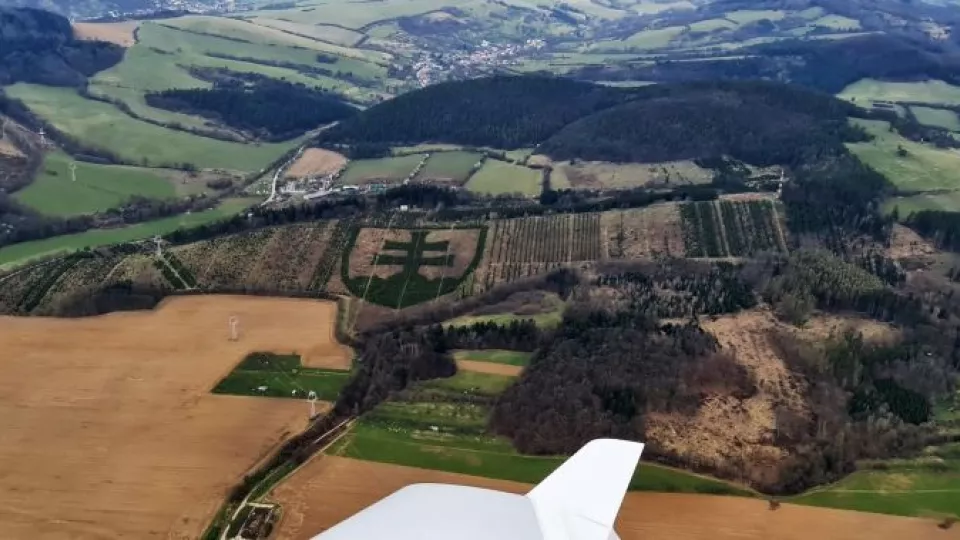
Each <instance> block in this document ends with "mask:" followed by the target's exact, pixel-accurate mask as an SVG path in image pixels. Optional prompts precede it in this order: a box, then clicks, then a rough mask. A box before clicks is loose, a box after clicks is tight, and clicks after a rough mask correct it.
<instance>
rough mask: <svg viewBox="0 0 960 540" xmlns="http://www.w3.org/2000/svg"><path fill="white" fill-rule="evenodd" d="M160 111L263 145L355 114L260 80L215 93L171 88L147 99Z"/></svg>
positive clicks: (323, 96)
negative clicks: (250, 136)
mask: <svg viewBox="0 0 960 540" xmlns="http://www.w3.org/2000/svg"><path fill="white" fill-rule="evenodd" d="M146 100H147V104H149V105H150V106H152V107H157V108H160V109H168V110H172V111H178V112H184V113H187V114H196V115H200V116H204V117H206V118H211V119H214V120H218V121H221V122H223V123H225V124H227V125H229V126H231V127H233V128H236V129H241V130H246V131H250V132H253V133H256V134H257V135H258V136H260V137H261V138H263V139H267V140H284V139H289V138H292V137H296V136H298V135H301V134H302V133H303V132H305V131H307V130H310V129H313V128H315V127H317V126H320V125H323V124H327V123H330V122H335V121H337V120H342V119H344V118H347V117H350V116H352V115H353V114H355V113H356V109H354V108H353V107H351V106H350V105H347V104H346V103H343V101H341V100H340V99H339V98H337V97H334V96H332V95H330V94H328V93H326V92H323V91H320V90H317V89H314V88H309V87H307V86H306V85H304V84H294V83H290V82H286V81H278V80H273V79H269V78H266V77H261V78H258V79H257V80H256V82H254V83H252V84H247V83H246V82H244V81H236V80H230V81H229V82H220V83H217V84H215V85H214V87H213V88H210V89H204V88H189V89H172V90H164V91H162V92H155V93H151V94H147V95H146Z"/></svg>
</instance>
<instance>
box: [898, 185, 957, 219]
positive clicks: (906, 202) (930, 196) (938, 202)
mask: <svg viewBox="0 0 960 540" xmlns="http://www.w3.org/2000/svg"><path fill="white" fill-rule="evenodd" d="M894 208H896V209H897V211H898V212H899V214H900V217H901V218H905V217H907V216H909V215H910V214H912V213H914V212H919V211H921V210H945V211H948V212H956V211H957V210H958V209H960V191H944V192H937V193H919V194H917V195H909V196H906V197H891V198H889V199H887V200H886V201H884V203H883V211H884V212H886V213H888V214H889V213H891V212H893V209H894Z"/></svg>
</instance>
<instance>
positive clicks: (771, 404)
mask: <svg viewBox="0 0 960 540" xmlns="http://www.w3.org/2000/svg"><path fill="white" fill-rule="evenodd" d="M702 326H703V328H704V329H705V330H706V331H708V332H710V333H711V334H713V335H714V337H716V338H717V341H718V342H719V343H720V346H721V350H722V351H723V352H726V353H728V354H731V355H732V356H733V357H734V359H735V360H736V361H737V363H739V364H740V365H742V366H743V367H744V368H746V369H747V371H748V372H749V373H750V375H751V377H752V378H753V381H754V383H755V384H756V386H757V390H758V391H757V394H756V395H754V396H752V397H750V398H747V399H738V398H736V397H733V396H729V395H713V396H708V397H707V399H706V400H705V401H704V403H703V404H701V406H700V409H699V410H698V411H697V413H696V414H695V415H693V416H684V415H680V414H653V415H650V417H649V418H648V430H647V433H648V436H649V440H650V442H651V443H654V444H656V445H657V446H658V447H661V448H663V449H665V450H668V451H670V452H672V453H674V454H676V455H679V456H683V457H684V458H685V459H687V460H689V461H690V462H693V463H698V464H700V465H702V466H708V467H717V468H722V467H723V466H724V465H725V464H726V465H729V464H730V463H742V464H743V468H744V469H745V471H746V474H747V478H745V479H744V480H745V481H748V482H751V483H763V482H765V481H771V480H773V478H772V477H771V478H767V475H773V476H775V475H776V474H777V464H778V463H779V462H780V461H781V460H782V459H784V458H785V457H787V456H786V453H785V452H784V451H783V450H782V449H780V448H779V447H778V446H776V445H775V444H774V440H775V437H774V436H775V429H776V416H775V411H776V409H778V408H785V409H788V410H790V411H792V412H793V413H794V414H796V415H798V416H800V417H808V416H809V414H810V412H809V408H808V407H807V405H806V402H805V400H804V397H803V396H804V394H805V392H806V382H805V381H804V380H803V379H802V378H799V377H797V376H795V375H794V374H793V373H791V372H790V370H789V369H788V368H787V366H786V364H785V363H784V361H783V359H782V358H781V357H780V353H779V352H778V350H777V349H776V347H775V346H774V345H773V342H772V341H771V335H772V334H773V332H775V331H789V332H793V333H796V334H797V335H798V336H800V337H802V338H804V339H807V340H809V341H812V342H823V341H824V340H826V339H827V338H829V337H831V336H839V335H841V334H842V333H844V332H846V331H848V330H852V331H854V332H858V333H861V334H862V335H863V336H864V338H865V339H867V340H871V341H877V340H887V339H891V338H892V337H894V336H895V335H896V334H895V332H896V329H894V328H893V327H891V326H890V325H887V324H885V323H881V322H877V321H873V320H869V319H864V318H861V317H858V316H843V317H841V316H836V315H818V316H815V317H813V318H812V319H811V320H810V321H809V322H808V323H807V325H806V326H805V327H804V328H802V329H798V328H795V327H793V326H789V325H786V324H784V323H781V322H780V321H778V320H777V319H776V318H775V317H774V315H773V314H772V313H771V312H770V311H768V310H765V309H756V310H752V311H746V312H742V313H739V314H736V315H728V316H723V317H718V318H714V319H711V320H704V321H703V322H702Z"/></svg>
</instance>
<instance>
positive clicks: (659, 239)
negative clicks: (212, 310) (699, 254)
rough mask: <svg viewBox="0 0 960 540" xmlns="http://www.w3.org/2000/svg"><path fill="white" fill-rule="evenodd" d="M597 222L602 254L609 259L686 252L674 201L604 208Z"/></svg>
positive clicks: (673, 254) (680, 254)
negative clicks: (600, 233) (601, 240)
mask: <svg viewBox="0 0 960 540" xmlns="http://www.w3.org/2000/svg"><path fill="white" fill-rule="evenodd" d="M600 226H601V231H602V234H603V240H604V241H603V244H604V246H606V249H607V253H606V256H607V257H608V258H611V259H616V258H623V259H639V258H649V257H654V256H660V255H663V256H683V254H684V253H685V252H686V247H685V245H684V242H683V229H682V227H681V221H680V210H679V207H678V206H677V205H676V204H674V203H668V204H655V205H652V206H648V207H646V208H638V209H633V210H622V211H614V212H604V213H602V214H601V215H600Z"/></svg>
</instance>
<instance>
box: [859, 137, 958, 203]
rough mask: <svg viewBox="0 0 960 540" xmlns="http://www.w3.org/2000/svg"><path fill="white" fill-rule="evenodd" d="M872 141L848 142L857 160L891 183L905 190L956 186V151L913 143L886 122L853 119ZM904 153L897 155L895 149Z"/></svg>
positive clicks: (925, 189) (945, 188)
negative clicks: (902, 155) (900, 148)
mask: <svg viewBox="0 0 960 540" xmlns="http://www.w3.org/2000/svg"><path fill="white" fill-rule="evenodd" d="M853 122H854V123H856V124H857V125H859V126H862V127H863V128H864V129H866V130H867V132H868V133H870V134H871V135H873V136H874V140H873V141H870V142H863V143H853V144H848V145H847V148H849V149H850V151H851V152H853V153H854V154H855V155H856V156H857V157H858V158H860V160H861V161H863V162H864V163H866V164H867V165H869V166H871V167H873V168H874V169H876V170H877V171H879V172H880V173H881V174H883V175H884V176H886V177H887V179H888V180H890V181H891V182H892V183H893V184H894V185H895V186H897V187H898V188H900V189H903V190H908V191H930V190H953V189H960V177H958V176H957V171H960V154H958V153H957V152H954V151H952V150H941V149H939V148H935V147H933V146H930V145H926V144H922V143H915V142H913V141H910V140H908V139H905V138H903V137H901V136H900V135H899V134H898V133H895V132H891V131H890V129H889V126H890V125H889V123H888V122H882V121H874V120H854V121H853ZM899 147H902V148H903V149H904V150H906V151H907V155H906V156H904V157H900V156H899V155H898V153H897V152H898V148H899Z"/></svg>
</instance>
